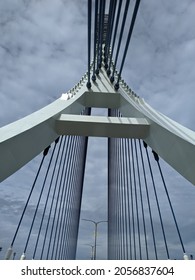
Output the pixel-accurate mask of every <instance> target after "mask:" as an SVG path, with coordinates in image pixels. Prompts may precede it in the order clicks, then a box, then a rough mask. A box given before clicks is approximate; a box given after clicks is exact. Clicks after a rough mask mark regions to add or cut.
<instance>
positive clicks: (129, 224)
mask: <svg viewBox="0 0 195 280" xmlns="http://www.w3.org/2000/svg"><path fill="white" fill-rule="evenodd" d="M128 141H129V140H128V139H125V151H126V157H125V159H126V160H125V165H126V174H127V175H126V176H127V211H128V213H129V215H128V236H129V250H130V259H131V260H132V241H131V239H132V228H131V209H130V204H131V203H130V192H129V184H130V178H129V177H131V174H130V170H128V156H127V154H129V152H127V142H128Z"/></svg>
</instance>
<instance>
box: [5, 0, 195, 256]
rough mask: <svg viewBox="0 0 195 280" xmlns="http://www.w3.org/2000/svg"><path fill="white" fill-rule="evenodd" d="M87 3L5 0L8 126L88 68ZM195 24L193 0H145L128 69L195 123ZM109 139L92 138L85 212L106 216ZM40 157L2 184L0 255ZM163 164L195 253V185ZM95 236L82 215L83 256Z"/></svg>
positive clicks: (102, 236) (102, 232)
mask: <svg viewBox="0 0 195 280" xmlns="http://www.w3.org/2000/svg"><path fill="white" fill-rule="evenodd" d="M86 3H87V1H86V0H56V1H52V0H31V1H30V0H6V1H5V0H4V1H1V2H0V38H1V40H0V126H1V127H2V126H4V125H6V124H8V123H10V122H13V121H15V120H17V119H20V118H22V117H24V116H26V115H28V114H30V113H32V112H34V111H36V110H38V109H40V108H42V107H44V106H46V105H47V104H49V103H51V102H52V101H54V100H55V99H56V98H59V97H60V96H61V93H62V92H66V91H68V90H69V89H70V88H72V87H73V85H75V84H76V83H77V82H78V81H79V80H80V78H81V76H82V75H83V74H84V73H85V72H86V70H87V5H86ZM194 24H195V2H194V1H193V0H186V1H180V0H172V1H168V0H165V1H163V0H147V1H144V0H142V1H141V4H140V9H139V12H138V17H137V21H136V24H135V29H134V32H133V37H132V40H131V44H130V47H129V51H128V56H127V59H126V64H125V68H124V71H123V74H122V76H123V78H124V79H125V81H126V82H127V83H128V84H129V86H130V87H131V88H132V89H133V90H134V91H135V92H136V93H137V94H138V95H139V96H141V97H143V98H144V99H145V101H146V102H148V103H149V104H150V105H151V106H153V107H154V108H155V109H156V110H158V111H160V112H161V113H163V114H165V115H166V116H168V117H170V118H172V119H173V120H175V121H177V122H179V123H180V124H182V125H184V126H186V127H188V128H190V129H192V130H194V131H195V114H194V107H195V98H194V92H195V68H194V61H195V31H194V28H193V26H194ZM95 113H96V114H106V112H105V110H100V111H98V112H97V111H96V112H95ZM106 143H107V142H106V139H103V138H99V139H97V138H90V139H89V150H88V160H87V166H86V177H85V185H84V197H83V202H82V213H81V218H82V219H92V220H96V221H100V220H107V207H106V201H107V190H106V180H107V178H106V174H107V169H106V168H107V167H106V166H107V165H106V164H107V160H106V157H105V154H106V152H107V149H106ZM39 160H40V158H39V157H37V158H35V159H34V160H33V161H32V162H31V163H30V164H28V165H27V166H25V167H24V168H22V169H21V170H20V171H19V172H17V173H16V174H14V175H13V176H11V177H10V178H8V179H6V180H5V181H4V182H2V183H1V184H0V209H1V210H0V221H1V224H0V247H3V250H2V252H0V258H3V256H4V253H5V250H6V247H8V246H9V241H10V239H11V237H12V235H13V231H14V229H15V226H16V220H17V219H16V218H17V217H18V215H19V213H21V209H22V208H23V203H24V197H26V196H27V194H28V188H27V187H26V186H27V185H29V178H31V177H33V174H34V173H33V172H35V170H36V163H37V162H39ZM163 167H164V169H165V170H166V171H167V173H166V174H167V178H166V179H167V183H168V184H169V185H170V194H171V195H172V196H173V197H174V202H173V203H174V207H175V211H176V214H177V217H178V222H180V224H181V227H182V232H183V235H184V240H185V242H186V244H187V249H188V251H189V252H190V253H193V254H195V240H194V236H195V216H194V214H193V213H195V203H194V201H195V188H194V186H192V185H191V184H190V183H188V182H187V181H186V180H184V179H183V178H181V176H180V175H178V174H177V173H176V172H174V171H173V170H172V169H169V168H168V167H167V165H166V164H164V165H163ZM97 170H98V172H97ZM98 232H99V233H98V247H97V257H98V258H99V259H106V258H107V255H106V242H107V228H106V223H105V224H103V223H102V224H100V225H99V228H98ZM93 238H94V236H93V224H90V223H88V224H87V222H85V221H83V220H81V222H80V232H79V241H78V250H77V258H78V259H89V258H90V255H91V247H90V246H89V244H90V245H91V244H93ZM86 244H87V245H86Z"/></svg>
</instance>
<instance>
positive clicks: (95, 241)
mask: <svg viewBox="0 0 195 280" xmlns="http://www.w3.org/2000/svg"><path fill="white" fill-rule="evenodd" d="M82 220H83V221H87V222H91V223H93V224H94V226H95V231H94V233H95V240H94V255H93V257H94V258H93V259H94V260H96V248H97V226H98V224H100V223H107V222H108V221H98V222H96V221H93V220H88V219H82Z"/></svg>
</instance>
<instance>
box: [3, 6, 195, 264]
mask: <svg viewBox="0 0 195 280" xmlns="http://www.w3.org/2000/svg"><path fill="white" fill-rule="evenodd" d="M130 4H131V3H130V1H88V17H87V20H88V50H87V53H88V71H87V73H86V74H85V75H84V76H83V77H81V80H80V81H79V82H78V84H77V85H76V86H74V87H73V88H72V89H70V91H69V92H67V93H63V94H62V96H61V97H60V98H59V99H57V100H56V101H55V102H53V103H51V104H50V105H48V106H47V107H45V108H43V109H41V110H39V111H37V112H35V113H33V114H32V115H29V116H27V117H25V118H24V119H21V120H19V121H17V122H15V123H12V124H10V125H8V126H5V127H3V128H1V146H0V149H1V155H2V157H1V174H0V178H1V180H2V181H3V180H4V179H6V178H7V177H8V176H10V175H11V174H12V173H14V172H15V171H17V170H18V169H19V168H21V167H22V166H24V165H25V164H27V163H28V162H29V160H31V159H33V158H34V157H35V156H36V155H37V154H39V153H41V152H42V151H43V155H42V159H41V162H40V165H39V167H38V168H37V172H36V174H35V179H34V181H33V182H32V185H31V189H30V190H29V194H28V196H27V199H26V204H25V205H24V209H23V211H22V212H21V216H20V218H19V221H18V226H17V228H16V229H15V231H14V232H13V239H12V240H11V242H10V248H9V249H8V252H7V255H6V258H7V259H9V258H10V257H12V254H13V252H14V244H15V242H16V240H17V238H18V236H19V235H20V231H21V230H22V224H23V220H24V218H25V215H26V213H27V211H29V210H28V209H29V202H30V201H31V199H32V196H33V193H34V191H35V189H37V186H38V189H39V194H38V196H37V198H36V199H35V200H36V202H35V200H34V202H35V203H34V206H33V209H31V208H32V205H31V206H30V209H31V213H32V215H31V222H30V226H29V231H28V232H27V234H26V240H24V249H23V252H22V255H21V259H25V258H32V259H36V258H38V259H74V258H75V257H76V246H77V239H78V230H79V220H80V211H81V200H82V193H83V182H84V174H85V165H86V154H87V146H88V137H89V136H93V137H106V138H108V186H107V187H108V188H107V189H108V258H109V259H159V258H160V256H161V253H159V247H160V251H161V250H162V247H163V250H164V251H165V256H166V258H167V259H169V258H172V254H171V251H170V248H169V242H168V238H167V236H168V235H169V233H168V232H167V229H166V223H165V221H166V219H165V220H164V219H163V211H164V210H163V208H164V205H162V204H161V202H160V199H161V195H162V193H161V192H162V190H164V193H163V195H164V196H165V197H166V200H167V204H166V207H167V208H169V211H170V214H171V217H172V225H173V228H174V230H175V236H176V237H175V239H177V243H178V246H180V248H181V255H184V256H185V258H187V256H186V253H188V252H186V249H185V244H184V242H183V238H182V234H181V232H180V226H179V224H178V222H177V216H176V214H175V211H174V208H173V205H172V198H171V197H170V195H169V192H168V186H167V184H166V179H165V177H166V176H165V175H164V174H163V171H162V168H161V160H160V158H159V157H161V158H162V159H164V160H165V161H166V162H167V163H168V164H169V165H171V166H172V167H173V168H174V169H175V170H176V171H178V172H179V173H180V174H181V175H182V176H183V177H185V178H186V179H187V180H188V181H190V182H191V183H192V184H194V183H195V174H194V172H193V170H194V153H195V149H194V143H195V133H194V132H193V131H190V130H188V129H187V128H185V127H183V126H181V125H179V124H178V123H176V122H174V121H172V120H171V119H169V118H167V117H165V116H164V115H162V114H160V113H158V112H156V111H155V110H154V109H153V108H151V107H150V106H149V105H148V104H147V103H146V102H145V101H144V100H143V99H142V98H141V97H139V96H138V95H137V94H136V93H135V92H133V91H132V90H131V88H130V87H129V86H128V85H127V84H126V82H125V81H124V80H123V79H122V71H123V67H124V64H125V61H126V55H127V51H128V47H129V44H130V42H131V37H132V32H133V28H134V25H135V20H136V17H137V15H138V9H139V5H140V1H135V2H134V4H135V5H134V6H133V5H130ZM130 16H131V17H130ZM91 108H106V109H108V115H107V116H91ZM48 157H49V159H48ZM46 158H47V166H46V167H45V168H43V165H44V163H45V161H46ZM43 169H44V172H43ZM155 176H157V177H155ZM159 193H160V195H159ZM41 204H44V207H42V211H41V212H40V211H39V209H40V205H41ZM154 216H155V217H158V219H159V226H158V228H157V229H156V228H155V225H154ZM37 223H38V226H37ZM35 224H36V228H38V230H37V232H36V233H35V232H34V228H35ZM157 231H158V232H160V236H161V240H160V241H159V235H158V236H157ZM159 243H160V246H159ZM162 244H163V245H162ZM29 248H30V250H29Z"/></svg>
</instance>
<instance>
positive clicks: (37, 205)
mask: <svg viewBox="0 0 195 280" xmlns="http://www.w3.org/2000/svg"><path fill="white" fill-rule="evenodd" d="M57 143H58V139H57V141H55V146H54V149H53V151H52V154H51V157H50V160H49V164H48V167H47V171H46V174H45V177H44V181H43V184H42V188H41V191H40V194H39V197H38V201H37V204H36V208H35V212H34V215H33V219H32V222H31V226H30V229H29V233H28V236H27V240H26V243H25V246H24V251H23V252H24V255H25V253H26V250H27V247H28V244H29V240H30V237H31V233H32V229H33V226H34V222H35V219H36V216H37V212H38V209H39V205H40V202H41V198H42V195H43V191H44V189H45V183H46V180H47V177H48V173H49V170H50V167H51V162H52V160H53V156H54V152H55V149H56V144H57Z"/></svg>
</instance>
